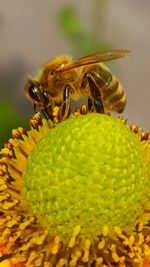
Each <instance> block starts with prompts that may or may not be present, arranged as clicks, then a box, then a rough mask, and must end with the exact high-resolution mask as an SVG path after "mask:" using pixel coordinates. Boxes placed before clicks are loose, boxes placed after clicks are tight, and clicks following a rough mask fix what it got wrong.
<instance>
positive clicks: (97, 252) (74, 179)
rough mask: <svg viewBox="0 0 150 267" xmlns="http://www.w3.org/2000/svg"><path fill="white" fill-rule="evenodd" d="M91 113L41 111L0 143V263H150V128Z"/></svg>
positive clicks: (46, 266)
mask: <svg viewBox="0 0 150 267" xmlns="http://www.w3.org/2000/svg"><path fill="white" fill-rule="evenodd" d="M82 113H84V115H83V114H82ZM86 113H87V112H86V109H84V108H82V109H81V110H80V111H78V112H76V113H75V114H74V115H73V116H70V118H69V119H66V120H65V121H62V122H58V120H57V115H56V117H55V119H54V121H53V122H52V121H47V120H45V119H42V118H41V116H40V115H39V114H35V116H34V117H33V119H32V120H31V130H29V131H26V130H24V129H22V128H18V129H17V130H13V133H12V138H11V139H10V140H9V141H8V143H7V144H6V145H5V147H4V148H3V149H2V150H1V159H0V192H1V195H0V215H1V216H0V253H1V254H0V255H1V258H0V260H1V261H2V260H3V261H2V263H0V267H1V264H6V263H9V265H10V266H13V267H22V266H24V267H28V266H30V267H32V266H33V267H36V266H37V267H49V266H51V267H53V266H57V267H63V266H70V267H76V266H91V267H93V266H97V267H98V266H103V267H106V266H118V267H125V266H143V264H145V265H144V266H147V265H148V263H149V259H150V201H149V199H150V193H149V192H150V190H149V189H150V144H149V139H150V135H149V133H144V132H142V131H141V129H140V128H139V127H137V126H135V125H131V126H128V125H127V124H126V122H125V121H124V120H123V119H114V118H112V117H111V116H108V115H102V114H94V113H90V114H86ZM5 258H6V260H5ZM9 265H8V266H9ZM2 266H5V265H2Z"/></svg>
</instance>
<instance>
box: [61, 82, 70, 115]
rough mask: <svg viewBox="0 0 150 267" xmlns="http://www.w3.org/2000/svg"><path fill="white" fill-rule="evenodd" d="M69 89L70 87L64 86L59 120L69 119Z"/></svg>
mask: <svg viewBox="0 0 150 267" xmlns="http://www.w3.org/2000/svg"><path fill="white" fill-rule="evenodd" d="M69 88H70V85H66V86H65V88H64V91H63V102H62V105H61V107H60V112H59V119H60V120H64V119H66V118H68V117H69V115H70V114H71V105H70V99H69Z"/></svg>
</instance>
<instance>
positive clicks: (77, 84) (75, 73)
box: [25, 49, 129, 119]
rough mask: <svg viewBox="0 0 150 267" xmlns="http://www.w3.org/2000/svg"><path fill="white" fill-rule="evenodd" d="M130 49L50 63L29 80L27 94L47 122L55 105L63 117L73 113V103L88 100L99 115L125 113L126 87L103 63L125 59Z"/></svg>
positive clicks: (89, 107) (68, 58)
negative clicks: (81, 99)
mask: <svg viewBox="0 0 150 267" xmlns="http://www.w3.org/2000/svg"><path fill="white" fill-rule="evenodd" d="M128 53H129V51H128V50H123V49H120V50H117V49H116V50H111V51H106V52H98V53H95V54H91V55H88V56H85V57H82V58H80V59H78V60H76V61H72V59H71V57H70V56H68V55H64V56H60V57H56V58H55V59H54V60H52V61H49V62H47V63H46V64H44V65H43V66H42V67H41V68H40V69H39V72H38V74H37V76H35V77H29V78H28V81H27V83H26V85H25V95H26V97H27V98H28V99H29V100H30V101H31V102H32V103H33V104H34V109H35V111H36V110H37V108H38V109H39V110H40V111H41V112H42V113H43V115H44V116H45V117H46V118H47V119H49V118H50V119H51V118H52V114H53V109H54V107H55V106H58V107H60V109H61V117H62V118H65V117H67V116H68V114H70V112H71V104H70V100H71V99H73V100H78V99H79V98H80V97H81V96H86V97H87V99H88V100H87V103H88V110H89V111H93V110H94V111H96V112H97V113H109V112H111V111H114V112H117V113H121V112H123V110H124V108H125V105H126V97H125V93H124V90H123V87H122V85H121V84H120V83H119V81H118V80H117V79H116V78H115V76H114V75H113V74H112V73H111V71H110V70H109V68H108V67H107V66H106V65H105V64H104V63H103V62H105V61H109V60H114V59H119V58H123V57H125V56H126V55H127V54H128Z"/></svg>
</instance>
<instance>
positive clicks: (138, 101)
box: [0, 0, 150, 147]
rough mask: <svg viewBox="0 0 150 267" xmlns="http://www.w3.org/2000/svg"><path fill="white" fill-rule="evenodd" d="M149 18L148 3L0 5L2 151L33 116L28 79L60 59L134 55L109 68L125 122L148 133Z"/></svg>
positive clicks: (63, 0) (76, 0)
mask: <svg viewBox="0 0 150 267" xmlns="http://www.w3.org/2000/svg"><path fill="white" fill-rule="evenodd" d="M149 14H150V1H148V0H143V1H141V0H132V1H130V0H126V1H125V0H70V1H69V0H55V1H50V0H47V1H43V0H30V1H29V0H26V1H20V0H13V1H9V0H0V147H1V146H2V145H3V143H4V142H6V141H7V139H8V137H10V136H11V130H12V129H13V128H15V127H18V126H24V127H26V126H27V125H28V121H29V118H30V117H31V115H32V114H33V106H32V104H31V103H29V102H28V100H27V99H26V98H25V97H24V84H25V81H26V77H27V74H31V75H34V74H36V72H37V70H38V68H39V67H40V66H41V65H42V64H43V63H45V62H46V61H48V60H50V59H52V58H53V57H55V56H58V55H61V54H69V55H72V56H73V58H74V59H76V58H78V57H80V56H84V55H86V54H88V53H91V52H96V51H99V50H106V49H114V48H125V49H130V50H131V54H130V56H129V57H128V58H126V59H120V60H117V61H115V62H112V63H110V64H109V67H110V68H111V71H112V72H113V73H114V74H115V75H116V76H117V78H118V80H119V81H120V82H121V83H122V84H123V86H124V89H125V92H126V96H127V107H126V110H125V112H124V113H123V115H124V117H125V118H127V119H128V121H129V123H132V122H134V123H135V124H139V125H140V126H141V127H142V128H143V129H144V130H150V123H149V121H150V120H149V114H150V30H149V26H150V15H149Z"/></svg>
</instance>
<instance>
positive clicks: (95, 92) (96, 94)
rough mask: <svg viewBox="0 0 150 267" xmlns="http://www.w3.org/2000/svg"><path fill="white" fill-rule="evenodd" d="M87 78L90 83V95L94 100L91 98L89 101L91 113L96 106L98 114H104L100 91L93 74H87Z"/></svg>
mask: <svg viewBox="0 0 150 267" xmlns="http://www.w3.org/2000/svg"><path fill="white" fill-rule="evenodd" d="M86 77H87V80H88V83H89V88H90V93H91V97H92V99H91V98H89V99H88V108H89V110H90V111H92V106H93V105H94V108H95V110H96V112H97V113H104V106H103V103H102V100H101V94H100V91H99V89H98V88H97V86H96V84H95V83H94V81H93V79H92V76H91V74H90V73H87V74H86Z"/></svg>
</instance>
